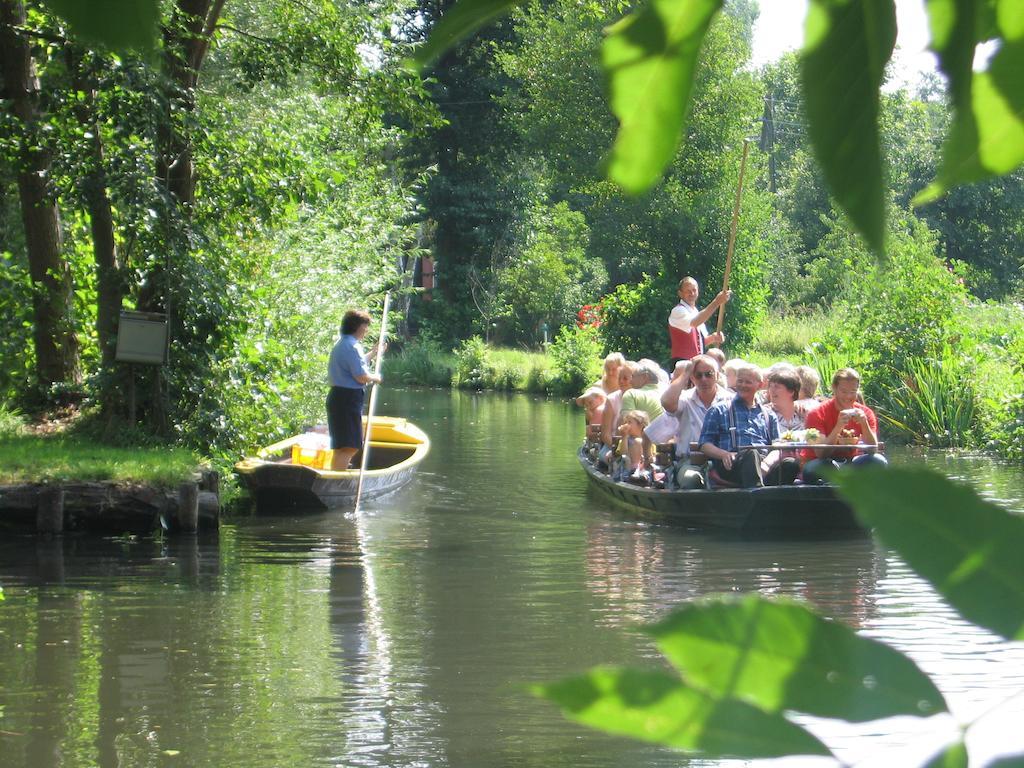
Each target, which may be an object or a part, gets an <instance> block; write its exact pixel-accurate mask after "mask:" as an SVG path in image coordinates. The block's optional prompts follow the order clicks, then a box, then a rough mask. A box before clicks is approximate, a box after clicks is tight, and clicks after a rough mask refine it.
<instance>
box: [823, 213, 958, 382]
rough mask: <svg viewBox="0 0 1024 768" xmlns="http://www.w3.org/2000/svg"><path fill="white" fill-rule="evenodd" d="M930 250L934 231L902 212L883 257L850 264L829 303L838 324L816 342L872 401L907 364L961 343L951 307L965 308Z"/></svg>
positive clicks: (900, 375)
mask: <svg viewBox="0 0 1024 768" xmlns="http://www.w3.org/2000/svg"><path fill="white" fill-rule="evenodd" d="M851 247H853V246H851ZM855 247H859V248H863V246H860V245H857V246H855ZM936 249H937V240H936V236H935V234H934V233H933V232H931V231H930V230H929V229H928V228H927V227H926V226H925V225H924V224H923V223H922V222H920V221H919V220H917V219H915V218H913V217H912V216H910V215H909V214H907V215H906V217H905V220H904V221H902V222H901V226H900V227H897V228H895V229H894V230H893V231H892V232H891V233H890V248H889V256H888V259H887V260H886V261H884V262H882V263H878V264H875V265H874V266H871V267H864V266H863V262H859V261H856V260H855V263H858V264H860V266H859V267H858V268H857V269H855V270H854V271H852V272H851V273H850V274H848V275H847V276H846V278H847V281H848V282H847V284H846V286H845V288H843V298H842V299H841V300H840V301H838V302H837V303H836V304H835V316H836V317H837V318H842V321H841V322H836V323H835V324H834V325H833V327H832V330H831V331H829V332H828V333H826V334H825V336H824V339H823V340H822V341H823V343H824V346H825V348H826V349H828V350H830V351H832V352H834V353H835V354H836V355H837V356H839V357H840V358H845V362H844V364H846V365H853V366H854V367H857V368H858V370H859V372H860V373H861V375H862V376H863V377H864V386H865V390H866V392H867V393H868V395H869V397H870V398H872V399H875V400H879V399H881V398H882V397H884V394H885V392H886V391H887V390H889V389H891V388H892V386H893V385H894V384H895V383H896V382H899V381H902V380H903V378H904V376H905V375H906V374H907V372H908V371H909V370H910V366H911V365H912V364H913V363H914V361H918V360H927V359H938V358H940V357H941V356H942V354H943V350H944V348H945V347H947V346H957V345H958V344H959V343H960V341H961V338H962V336H963V333H964V325H963V321H962V320H961V318H960V312H958V308H965V307H966V306H967V292H966V289H965V288H964V287H963V285H962V284H961V283H960V281H959V279H958V278H957V277H956V275H954V274H953V273H952V272H950V270H949V269H947V268H946V266H945V264H943V263H942V261H941V260H940V259H939V258H938V257H937V256H935V252H936ZM822 373H823V374H824V371H823V372H822Z"/></svg>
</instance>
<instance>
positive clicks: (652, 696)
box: [532, 667, 831, 758]
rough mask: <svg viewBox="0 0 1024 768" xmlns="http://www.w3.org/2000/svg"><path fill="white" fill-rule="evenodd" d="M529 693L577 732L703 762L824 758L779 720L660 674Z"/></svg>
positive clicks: (616, 672) (605, 676)
mask: <svg viewBox="0 0 1024 768" xmlns="http://www.w3.org/2000/svg"><path fill="white" fill-rule="evenodd" d="M532 690H533V693H534V694H535V695H537V696H540V697H541V698H544V699H547V700H549V701H552V702H554V703H555V704H558V705H559V706H560V707H561V708H562V710H563V711H564V713H565V715H566V716H567V717H569V718H570V719H572V720H576V721H577V722H580V723H583V724H584V725H589V726H591V727H593V728H598V729H600V730H602V731H606V732H608V733H615V734H620V735H623V736H631V737H633V738H635V739H640V740H642V741H649V742H653V743H655V744H664V745H665V746H670V747H675V748H677V749H683V750H686V751H687V752H697V753H700V754H702V755H704V756H708V757H739V758H757V757H780V756H782V755H830V754H831V752H829V750H828V748H827V747H826V746H825V745H824V744H822V743H821V742H820V741H818V739H817V738H815V737H814V736H813V735H811V734H810V733H808V732H807V731H805V730H803V729H802V728H800V727H799V726H797V725H795V724H793V723H791V722H790V721H788V720H787V719H786V718H784V717H782V716H781V715H778V714H768V713H766V712H762V711H761V710H759V709H755V708H754V707H752V706H750V705H749V704H745V703H743V702H741V701H735V700H727V701H718V700H715V699H713V698H711V697H710V696H708V695H707V694H705V693H702V692H700V691H697V690H694V689H692V688H689V687H687V686H686V685H685V684H683V683H682V682H681V681H680V680H678V679H677V678H674V677H671V676H669V675H668V674H666V673H664V672H658V671H647V670H633V669H615V668H610V667H597V668H595V669H592V670H590V672H588V673H587V674H585V675H583V676H580V677H573V678H569V679H566V680H562V681H559V682H557V683H551V684H548V685H537V686H533V688H532Z"/></svg>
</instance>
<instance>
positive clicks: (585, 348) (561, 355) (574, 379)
mask: <svg viewBox="0 0 1024 768" xmlns="http://www.w3.org/2000/svg"><path fill="white" fill-rule="evenodd" d="M548 353H549V354H550V355H551V359H552V367H553V371H554V380H553V382H552V383H553V385H554V387H555V389H556V391H558V392H562V393H565V394H576V393H579V392H582V391H583V390H584V389H585V388H586V387H587V386H588V385H589V384H591V383H592V382H594V381H595V380H598V379H600V378H601V336H600V334H599V333H598V330H597V329H596V328H594V327H593V326H589V325H587V326H576V325H566V326H563V327H562V329H561V330H560V331H559V332H558V336H556V337H555V341H554V342H553V343H552V344H551V346H550V347H549V348H548Z"/></svg>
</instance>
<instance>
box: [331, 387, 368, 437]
mask: <svg viewBox="0 0 1024 768" xmlns="http://www.w3.org/2000/svg"><path fill="white" fill-rule="evenodd" d="M365 397H366V391H365V390H363V389H350V388H348V387H331V391H330V392H328V393H327V428H328V429H329V430H330V432H331V448H332V449H335V448H355V449H356V450H359V449H360V448H362V447H363V400H364V399H365Z"/></svg>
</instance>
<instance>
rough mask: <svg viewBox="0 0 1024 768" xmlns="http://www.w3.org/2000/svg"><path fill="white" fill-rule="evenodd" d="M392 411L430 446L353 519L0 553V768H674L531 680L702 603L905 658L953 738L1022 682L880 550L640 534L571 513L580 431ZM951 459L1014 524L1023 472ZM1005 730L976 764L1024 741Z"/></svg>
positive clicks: (405, 408) (580, 664)
mask: <svg viewBox="0 0 1024 768" xmlns="http://www.w3.org/2000/svg"><path fill="white" fill-rule="evenodd" d="M384 407H385V409H387V410H386V412H391V413H402V414H407V415H409V416H410V417H411V418H413V419H414V420H415V421H416V422H417V423H419V424H420V425H421V426H423V427H425V428H426V429H427V431H428V432H429V433H430V434H431V436H432V438H433V441H434V446H435V448H434V451H433V452H432V454H431V456H430V457H428V459H427V461H426V463H425V465H424V466H423V469H422V472H421V474H420V477H419V478H418V479H417V481H416V482H415V483H414V484H413V485H412V486H410V487H409V488H407V489H405V490H403V491H402V492H401V493H400V494H398V495H395V496H394V497H392V498H389V499H387V500H383V501H381V502H374V503H373V504H371V505H369V506H368V507H367V509H366V513H365V514H364V515H363V516H361V517H360V518H359V519H358V520H354V519H351V518H349V517H346V516H345V515H344V514H341V513H337V512H333V513H324V514H322V515H318V516H313V517H296V516H278V517H268V518H253V519H240V520H237V521H235V522H233V523H232V524H230V525H227V526H225V527H224V528H223V529H222V531H221V534H220V537H219V540H208V539H173V540H171V539H169V540H167V541H165V542H153V541H148V540H137V541H130V540H124V541H119V540H100V541H96V540H94V539H79V538H74V537H68V538H67V539H66V540H64V541H57V542H36V540H35V539H34V538H24V539H6V540H3V541H0V584H3V585H4V587H5V588H6V591H7V598H8V599H7V601H5V602H4V603H0V714H2V717H0V766H3V768H7V767H8V766H10V767H11V768H15V767H18V768H21V767H22V766H24V767H25V768H28V767H30V766H31V768H36V767H37V766H43V767H44V768H45V767H46V766H58V765H59V766H93V765H100V766H125V765H133V766H134V765H163V764H179V765H216V766H243V765H244V766H254V767H255V768H271V767H273V768H278V767H279V766H295V767H296V768H299V767H300V766H301V767H302V768H305V767H306V766H327V765H331V766H334V765H337V766H381V767H382V768H391V767H394V768H398V767H399V766H402V767H403V768H404V767H405V766H431V768H434V767H437V768H446V767H448V766H451V767H453V768H462V766H473V768H492V767H493V768H505V767H506V766H533V765H538V766H540V765H543V766H545V767H547V766H560V765H565V766H570V765H571V766H573V767H574V768H578V767H582V768H612V767H613V766H616V767H617V766H623V765H629V766H636V767H637V768H640V767H641V766H679V765H681V764H685V761H683V760H681V759H680V758H679V756H678V755H676V754H674V753H671V752H667V751H664V750H661V749H659V748H655V747H649V746H646V745H642V744H635V743H632V742H629V741H626V740H622V739H616V738H611V737H607V736H603V735H601V734H597V733H594V732H591V731H588V730H585V729H582V728H579V727H576V726H574V725H572V724H570V723H568V722H566V721H565V720H564V719H562V718H561V716H560V715H558V713H557V712H555V711H554V710H553V709H552V708H550V707H548V706H547V705H545V704H542V703H539V702H537V701H535V700H533V699H532V698H530V697H529V696H527V695H525V694H524V693H523V691H522V688H521V686H522V685H523V684H524V683H528V682H532V681H543V680H553V679H556V678H559V677H562V676H565V675H567V674H570V673H572V672H576V671H580V670H582V669H585V668H586V667H589V666H591V665H594V664H600V663H616V664H627V665H628V664H652V663H657V662H656V661H655V658H656V656H657V654H656V652H655V650H654V648H653V646H652V644H651V643H650V640H649V639H648V638H647V637H646V636H644V635H643V634H642V633H641V632H640V631H639V627H640V626H641V625H642V624H644V623H647V622H649V621H652V620H655V619H658V618H660V617H661V616H663V615H664V614H665V612H667V611H668V610H670V609H671V608H672V607H673V606H675V605H678V604H679V603H682V602H685V601H687V600H691V599H694V598H697V597H701V596H704V595H707V594H715V593H741V592H749V591H757V592H760V593H762V594H766V595H785V596H789V597H794V598H797V599H802V600H807V601H809V602H811V603H812V604H814V605H815V606H816V607H818V608H819V609H820V610H821V611H822V612H824V613H825V614H826V615H827V616H831V617H833V618H836V619H838V620H842V621H845V622H847V623H850V624H852V625H853V626H855V627H857V628H858V629H860V630H861V631H862V632H864V633H865V634H867V635H870V636H872V637H878V638H880V639H883V640H885V641H886V642H890V643H892V644H894V645H896V646H897V647H898V648H900V649H901V650H904V651H906V652H907V653H909V654H910V655H911V656H912V657H913V658H914V659H915V660H917V661H918V663H919V664H920V665H921V666H922V667H923V668H924V669H925V670H926V671H928V672H929V673H930V674H932V675H933V676H934V677H935V678H936V679H937V681H938V683H939V685H940V687H941V688H942V689H943V691H945V692H946V693H947V694H948V696H949V699H950V702H951V706H952V707H953V708H954V711H955V713H956V715H957V718H959V719H961V720H963V719H969V718H971V717H974V716H975V715H976V714H977V713H979V712H981V711H983V710H984V709H985V708H986V707H988V706H991V703H992V702H993V701H997V700H999V699H1002V698H1005V697H1007V696H1009V695H1010V694H1012V693H1013V692H1014V691H1016V690H1020V689H1021V688H1024V651H1022V648H1021V646H1020V645H1019V644H1010V643H1002V642H1000V641H999V640H998V639H996V638H993V637H992V636H990V635H988V634H987V633H984V632H982V631H980V630H978V629H977V628H975V627H972V626H970V625H968V624H965V623H964V622H962V621H961V620H960V619H958V618H957V617H956V615H955V613H954V612H952V611H951V610H950V609H949V608H948V607H947V606H945V605H944V604H943V603H942V601H941V600H940V599H938V598H937V597H936V596H935V594H934V592H932V591H931V590H930V589H929V588H928V587H927V586H926V585H924V584H922V583H921V582H920V580H918V579H917V578H916V577H915V576H914V575H913V574H912V573H910V572H909V571H908V570H907V569H906V568H905V567H904V566H903V565H902V564H901V563H900V562H899V561H898V560H897V559H895V558H893V557H892V556H891V555H889V554H888V553H886V552H885V551H884V550H881V549H878V548H877V547H876V545H875V544H874V543H873V542H872V540H871V539H866V538H860V539H852V540H839V541H783V542H780V541H737V540H732V539H728V538H722V537H718V536H707V535H697V534H694V533H692V532H689V531H685V530H680V529H676V528H672V527H665V526H656V525H649V524H646V523H641V522H637V521H634V520H632V519H630V518H629V517H628V516H626V515H623V514H622V513H620V512H618V511H617V510H614V509H609V508H607V507H605V506H603V505H602V504H601V503H600V501H599V500H597V499H595V498H593V497H591V496H590V495H588V493H587V491H586V489H587V481H586V479H585V478H584V476H583V474H582V472H580V471H579V468H578V467H577V466H576V464H575V460H574V459H573V447H574V446H575V444H576V442H577V436H578V435H579V433H580V430H581V424H580V416H579V414H578V413H577V412H576V411H574V410H572V409H571V408H569V407H565V406H563V405H561V404H557V403H552V402H548V401H543V400H538V399H534V398H525V397H501V396H489V395H483V396H477V395H469V394H464V393H447V392H437V393H422V392H416V393H412V392H410V393H394V392H390V393H388V394H387V397H386V398H385V403H384ZM929 460H930V459H929ZM941 463H942V464H943V466H945V467H946V469H947V470H948V471H950V472H951V473H953V474H959V475H962V476H965V477H966V476H970V477H972V478H973V479H974V480H975V481H976V482H979V483H981V484H982V485H983V487H986V488H987V489H988V492H990V493H992V494H997V495H1001V496H1003V497H1004V498H1009V499H1011V503H1015V504H1017V505H1018V506H1024V504H1021V503H1020V502H1021V499H1024V480H1022V478H1021V476H1020V474H1019V473H1018V474H1011V473H1008V472H1007V471H1006V470H1005V469H1003V468H1001V467H999V466H998V465H994V464H992V463H990V462H988V463H985V462H978V461H976V460H971V459H964V458H959V459H955V460H952V459H947V458H945V457H943V458H942V459H941ZM1019 704H1020V700H1018V705H1019ZM1018 705H1013V704H1011V705H1010V706H1009V707H1008V708H1007V711H1008V712H1009V715H1010V720H1011V721H1014V719H1015V720H1016V721H1019V720H1020V718H1021V716H1024V712H1022V711H1021V706H1018ZM809 727H812V729H814V730H815V732H817V733H819V734H821V735H822V736H823V737H824V738H826V740H827V741H828V742H829V743H830V744H836V745H838V748H839V750H840V753H841V755H842V757H843V759H844V760H845V761H846V762H848V763H850V762H856V761H858V760H860V761H863V763H864V764H865V765H881V764H891V765H897V764H900V765H902V764H912V763H913V761H912V760H910V759H907V760H902V759H897V758H892V759H895V760H896V762H892V760H891V759H890V758H891V756H892V754H894V753H896V752H897V751H898V750H899V749H902V748H904V746H905V745H907V744H914V743H917V742H916V741H915V740H917V739H920V738H922V736H923V735H927V732H929V729H930V732H931V735H930V736H928V739H927V742H926V743H927V744H932V745H934V744H935V743H936V739H937V738H943V737H945V736H944V735H948V734H949V733H952V732H953V727H952V723H951V722H948V721H947V722H942V721H941V720H940V719H937V718H932V719H931V720H929V721H924V722H917V721H914V722H912V723H909V724H908V723H907V722H905V721H886V722H884V723H872V724H869V727H849V726H841V725H838V724H835V723H809ZM1018 731H1019V729H1017V728H1014V727H1008V726H1004V727H1002V728H1001V730H1000V732H999V733H998V734H997V735H996V736H991V735H990V736H989V740H988V741H987V742H986V745H983V746H979V747H977V748H978V749H979V750H982V751H984V750H985V749H989V751H991V750H992V748H993V745H997V744H998V745H1000V746H1005V747H1007V748H1010V747H1013V746H1014V745H1013V742H1012V741H1011V740H1012V739H1014V738H1016V739H1017V740H1018V741H1017V744H1016V745H1017V747H1018V748H1022V745H1021V743H1020V738H1021V737H1020V735H1019V734H1018ZM880 753H881V754H883V755H884V757H883V758H879V757H878V755H879V754H880ZM915 759H916V758H915ZM920 762H922V761H917V764H920ZM800 764H801V765H805V766H806V765H809V764H814V763H813V762H810V763H809V762H807V761H803V762H802V763H800ZM818 764H821V763H818Z"/></svg>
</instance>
